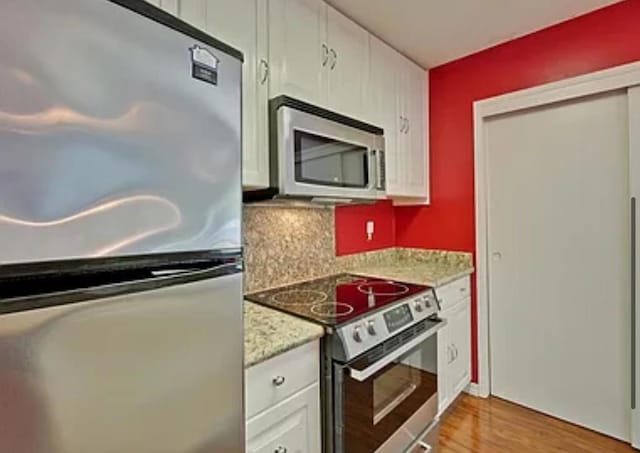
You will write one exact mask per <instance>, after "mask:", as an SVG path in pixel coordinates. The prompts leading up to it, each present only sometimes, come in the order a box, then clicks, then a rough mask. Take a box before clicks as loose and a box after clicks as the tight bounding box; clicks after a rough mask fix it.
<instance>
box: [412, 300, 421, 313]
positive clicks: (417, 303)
mask: <svg viewBox="0 0 640 453" xmlns="http://www.w3.org/2000/svg"><path fill="white" fill-rule="evenodd" d="M413 308H415V309H416V311H417V312H418V313H420V312H421V311H422V309H423V307H422V304H421V303H420V301H419V300H416V301H415V303H414V304H413Z"/></svg>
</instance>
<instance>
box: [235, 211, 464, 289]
mask: <svg viewBox="0 0 640 453" xmlns="http://www.w3.org/2000/svg"><path fill="white" fill-rule="evenodd" d="M243 214H244V220H243V222H244V225H243V227H244V258H245V281H244V283H245V288H244V290H245V293H252V292H255V291H261V290H264V289H267V288H273V287H276V286H283V285H288V284H290V283H294V282H298V281H302V280H309V279H313V278H316V277H322V276H325V275H330V274H336V273H340V272H348V271H349V270H354V269H362V268H363V267H367V266H372V267H378V268H379V267H384V266H399V265H402V266H416V265H419V264H420V263H431V264H439V265H445V266H451V265H453V266H454V267H456V266H462V267H465V266H467V267H471V266H472V265H473V262H472V255H471V254H470V253H464V252H447V251H440V250H423V249H411V248H399V247H391V248H387V249H383V250H376V251H371V252H365V253H356V254H353V255H344V256H336V239H335V210H334V208H332V207H308V208H300V207H295V208H293V207H274V206H261V205H259V204H254V205H245V207H244V213H243Z"/></svg>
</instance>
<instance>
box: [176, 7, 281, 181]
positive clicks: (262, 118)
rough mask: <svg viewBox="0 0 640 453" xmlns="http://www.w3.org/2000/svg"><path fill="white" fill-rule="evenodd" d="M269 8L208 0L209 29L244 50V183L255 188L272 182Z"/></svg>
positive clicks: (207, 22) (211, 32)
mask: <svg viewBox="0 0 640 453" xmlns="http://www.w3.org/2000/svg"><path fill="white" fill-rule="evenodd" d="M183 1H184V0H183ZM266 8H267V6H266V2H264V1H260V0H206V24H207V30H208V31H209V33H210V34H212V35H213V36H215V37H217V38H219V39H221V40H222V41H224V42H226V43H227V44H229V45H231V46H232V47H235V48H237V49H238V50H240V51H241V52H242V53H243V54H244V66H243V80H242V82H243V83H242V120H243V134H242V139H243V143H242V144H243V154H242V173H243V174H242V184H243V186H245V187H252V188H258V187H267V186H268V185H269V168H268V167H269V160H268V158H269V155H268V152H267V151H268V143H269V141H268V140H269V139H268V134H269V131H268V114H269V111H268V100H269V99H268V96H269V92H268V78H269V59H268V49H267V23H266V22H267V10H266Z"/></svg>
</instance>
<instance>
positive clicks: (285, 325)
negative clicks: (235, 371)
mask: <svg viewBox="0 0 640 453" xmlns="http://www.w3.org/2000/svg"><path fill="white" fill-rule="evenodd" d="M322 336H324V328H323V327H321V326H319V325H317V324H313V323H310V322H307V321H304V320H302V319H300V318H296V317H295V316H291V315H287V314H286V313H282V312H279V311H277V310H273V309H271V308H267V307H262V306H260V305H257V304H254V303H253V302H249V301H245V303H244V366H245V368H249V367H251V366H253V365H256V364H258V363H260V362H264V361H265V360H268V359H270V358H272V357H275V356H277V355H279V354H282V353H284V352H287V351H289V350H291V349H294V348H296V347H298V346H302V345H303V344H305V343H308V342H310V341H313V340H316V339H318V338H321V337H322Z"/></svg>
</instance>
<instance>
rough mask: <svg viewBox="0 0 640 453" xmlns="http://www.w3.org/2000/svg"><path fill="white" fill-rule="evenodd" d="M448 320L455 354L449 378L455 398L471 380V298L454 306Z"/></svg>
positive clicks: (450, 389)
mask: <svg viewBox="0 0 640 453" xmlns="http://www.w3.org/2000/svg"><path fill="white" fill-rule="evenodd" d="M447 320H448V321H449V324H450V334H451V338H450V346H451V348H452V354H453V361H452V362H451V365H450V368H449V373H448V374H449V377H448V379H447V380H448V386H449V394H450V395H451V398H452V399H453V398H455V397H457V396H458V395H459V394H460V392H462V391H463V390H464V389H465V388H466V387H467V385H469V382H471V300H470V299H465V300H464V301H462V302H460V303H459V304H458V305H456V306H455V308H452V309H451V314H450V315H448V316H447Z"/></svg>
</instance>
